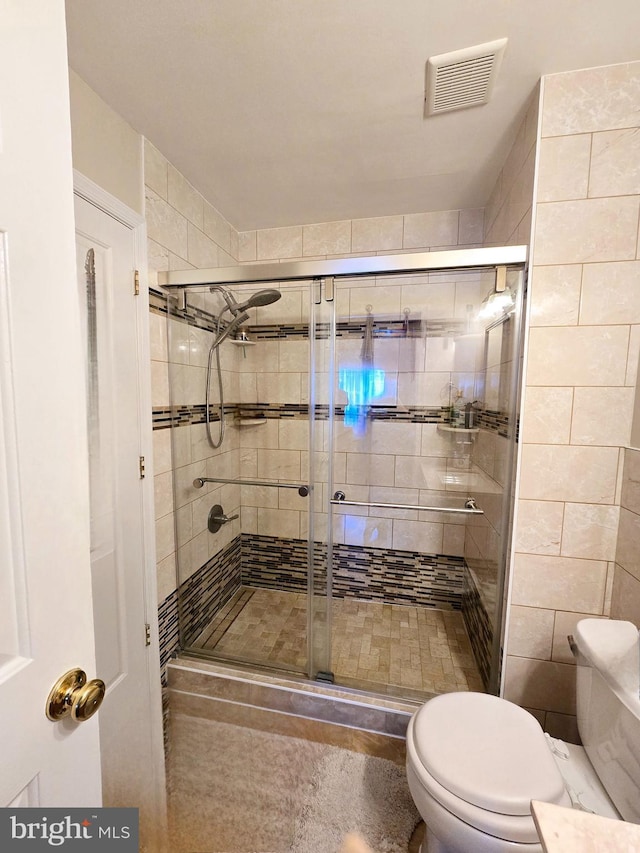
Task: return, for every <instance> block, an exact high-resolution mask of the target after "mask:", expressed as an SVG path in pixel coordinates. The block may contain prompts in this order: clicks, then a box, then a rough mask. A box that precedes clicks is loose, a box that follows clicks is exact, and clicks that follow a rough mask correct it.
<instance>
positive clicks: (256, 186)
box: [66, 0, 640, 231]
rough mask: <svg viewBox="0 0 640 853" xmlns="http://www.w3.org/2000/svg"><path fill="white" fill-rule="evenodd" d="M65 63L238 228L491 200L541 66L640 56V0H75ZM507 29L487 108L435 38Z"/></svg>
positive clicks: (449, 44) (452, 41)
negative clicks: (438, 99)
mask: <svg viewBox="0 0 640 853" xmlns="http://www.w3.org/2000/svg"><path fill="white" fill-rule="evenodd" d="M66 6H67V20H68V33H69V62H70V65H71V67H72V68H73V69H74V70H75V71H77V72H78V74H80V76H81V77H82V78H83V79H84V80H85V81H86V82H87V83H88V84H89V85H90V86H91V87H92V88H93V89H94V90H95V91H96V92H97V93H98V94H99V95H100V96H101V97H102V98H103V99H104V100H105V101H106V102H107V103H108V104H110V105H111V106H112V107H113V108H114V109H115V110H116V111H117V112H118V113H120V115H121V116H123V117H124V118H125V119H126V120H127V121H128V122H129V123H130V124H131V125H132V126H133V127H134V128H136V130H138V131H139V132H140V133H142V134H144V135H145V136H146V137H147V138H148V139H149V140H150V141H151V142H153V143H154V145H156V147H157V148H159V149H160V151H162V153H163V154H164V155H165V156H166V157H167V158H168V159H169V160H170V161H171V162H172V163H173V164H174V165H175V166H176V168H178V169H179V170H180V171H181V172H182V173H183V174H184V175H185V176H186V177H187V178H188V179H189V180H190V181H191V183H192V184H193V185H194V186H195V187H197V189H199V190H200V192H202V193H203V195H204V196H205V197H206V198H207V199H208V200H209V201H210V202H211V203H212V204H214V205H215V206H216V207H217V208H218V209H219V210H220V212H221V213H222V214H223V215H224V216H226V217H227V219H228V220H229V221H230V222H231V223H232V224H233V225H234V226H235V227H236V228H237V229H238V230H241V231H243V230H251V229H254V228H269V227H276V226H282V225H299V224H305V223H311V222H325V221H329V220H337V219H355V218H361V217H369V216H383V215H391V214H397V213H417V212H422V211H430V210H452V209H456V208H468V207H483V206H484V204H485V202H486V200H487V197H488V194H489V193H490V191H491V189H492V187H493V184H494V181H495V178H496V175H497V172H498V170H499V168H500V166H501V164H502V162H503V160H504V157H505V154H506V152H507V151H508V148H509V146H510V144H511V142H512V140H513V136H514V134H515V131H516V129H517V125H518V122H519V119H520V117H521V116H522V113H523V108H524V106H525V104H526V102H527V100H528V98H529V96H530V95H531V93H532V91H533V89H534V86H535V84H536V82H537V80H538V79H539V78H540V77H541V76H542V75H543V74H548V73H553V72H559V71H567V70H572V69H576V68H586V67H591V66H597V65H607V64H610V63H616V62H624V61H628V60H634V59H640V2H639V0H67V2H66ZM503 37H506V38H508V44H507V50H506V54H505V58H504V61H503V64H502V68H501V71H500V74H499V78H498V82H497V86H496V89H495V92H494V96H493V98H492V99H491V101H490V103H489V104H487V105H486V106H481V107H472V108H470V109H467V110H462V111H458V112H454V113H449V114H446V115H440V116H435V117H433V118H429V119H425V118H424V117H423V99H424V83H425V64H426V61H427V59H428V58H429V57H430V56H432V55H435V54H440V53H445V52H449V51H452V50H458V49H460V48H464V47H468V46H472V45H476V44H479V43H483V42H487V41H492V40H494V39H498V38H503Z"/></svg>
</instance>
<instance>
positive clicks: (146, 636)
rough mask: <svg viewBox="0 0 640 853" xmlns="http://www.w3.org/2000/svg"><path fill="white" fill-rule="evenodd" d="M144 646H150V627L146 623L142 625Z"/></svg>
mask: <svg viewBox="0 0 640 853" xmlns="http://www.w3.org/2000/svg"><path fill="white" fill-rule="evenodd" d="M144 644H145V646H150V645H151V625H149V623H148V622H145V623H144Z"/></svg>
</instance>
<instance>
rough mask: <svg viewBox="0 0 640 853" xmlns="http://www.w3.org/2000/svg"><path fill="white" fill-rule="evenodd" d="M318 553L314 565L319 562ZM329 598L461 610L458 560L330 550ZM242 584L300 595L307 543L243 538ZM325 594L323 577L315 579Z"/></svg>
mask: <svg viewBox="0 0 640 853" xmlns="http://www.w3.org/2000/svg"><path fill="white" fill-rule="evenodd" d="M323 558H324V555H323V553H322V548H321V547H318V549H317V560H318V562H321V561H323ZM333 565H334V570H333V588H332V589H333V595H334V597H336V598H363V599H366V600H369V601H379V602H383V603H386V604H416V605H422V606H425V607H437V608H440V609H445V610H460V609H461V608H462V593H463V566H464V560H463V558H462V557H449V556H446V555H442V554H421V553H418V552H413V551H394V550H390V549H389V550H387V549H382V548H366V547H362V546H348V545H334V547H333ZM242 582H243V584H246V585H248V586H261V587H267V588H270V589H284V590H290V591H292V592H296V591H303V590H304V589H306V585H307V543H306V541H304V540H301V539H300V540H299V539H280V538H278V537H275V536H273V537H272V536H257V535H253V534H248V533H243V534H242ZM316 583H317V587H318V589H319V591H324V588H325V580H324V577H323V575H322V574H319V575H318V576H317V579H316Z"/></svg>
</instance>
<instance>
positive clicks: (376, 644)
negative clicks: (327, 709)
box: [194, 587, 484, 698]
mask: <svg viewBox="0 0 640 853" xmlns="http://www.w3.org/2000/svg"><path fill="white" fill-rule="evenodd" d="M306 622H307V596H306V594H305V593H296V592H285V591H281V590H273V589H264V588H259V587H242V588H241V589H240V590H239V591H238V592H237V593H236V594H235V595H234V596H233V598H232V599H231V600H230V601H229V602H228V603H227V605H226V606H225V607H224V608H223V609H222V610H221V612H220V613H219V614H218V615H217V616H216V618H215V619H214V620H213V621H212V622H211V623H210V624H209V626H208V627H207V628H206V629H205V630H204V631H203V632H202V633H201V635H200V637H199V638H198V639H197V641H196V642H195V643H194V647H196V648H201V649H208V650H212V651H215V653H216V654H219V655H220V656H221V657H223V658H225V659H239V660H246V661H251V662H254V663H259V664H262V665H265V664H266V665H271V666H274V667H279V668H287V667H289V668H295V669H298V670H303V669H304V666H305V662H306V654H307V638H306ZM332 661H333V670H334V673H335V677H336V682H338V683H340V684H344V685H346V686H350V687H354V688H358V689H362V690H372V691H378V692H390V693H397V692H401V693H405V694H407V695H409V696H412V697H415V698H420V697H421V696H422V695H423V694H434V693H445V692H449V691H453V690H478V691H482V690H483V689H484V688H483V685H482V680H481V678H480V674H479V672H478V669H477V666H476V664H475V660H474V657H473V653H472V651H471V645H470V643H469V638H468V636H467V633H466V630H465V627H464V622H463V617H462V614H461V613H460V612H458V611H454V610H434V609H429V608H425V607H414V606H411V605H399V604H382V603H378V602H371V601H361V600H359V599H354V598H344V599H335V600H334V601H333V629H332Z"/></svg>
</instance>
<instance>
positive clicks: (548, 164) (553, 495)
mask: <svg viewBox="0 0 640 853" xmlns="http://www.w3.org/2000/svg"><path fill="white" fill-rule="evenodd" d="M639 109H640V63H629V64H625V65H620V66H612V67H606V68H601V69H589V70H586V71H576V72H571V73H566V74H558V75H551V76H549V77H546V78H544V80H543V85H542V93H541V134H540V137H539V139H538V146H539V163H538V170H537V175H536V181H535V191H536V194H537V198H536V205H535V217H534V220H535V222H534V235H533V242H532V260H531V276H530V293H529V299H530V324H531V325H530V330H529V335H528V342H527V345H528V356H527V364H526V375H525V391H524V408H523V416H522V423H521V432H522V455H521V468H520V482H519V489H518V515H517V524H516V530H515V550H516V553H515V559H514V563H513V578H512V590H511V610H510V628H509V635H508V647H507V653H508V655H507V661H506V667H505V696H506V698H508V699H511V700H512V701H515V702H518V703H520V704H522V705H525V706H527V707H529V708H531V709H532V710H534V711H535V712H536V713H537V715H538V716H539V717H540V719H541V721H542V722H543V724H546V725H547V728H548V730H550V731H552V730H553V731H555V732H556V733H557V734H559V735H561V736H562V735H565V736H570V737H571V736H573V735H575V730H574V714H575V690H574V667H573V661H572V658H571V655H570V654H569V652H568V648H567V645H566V634H567V633H570V632H571V630H572V629H573V627H574V625H575V623H576V621H577V620H578V619H580V618H581V617H582V616H585V615H588V616H607V615H609V614H610V613H611V614H612V615H618V614H620V613H624V614H626V618H632V619H633V621H635V622H636V623H637V624H640V595H639V594H638V590H639V589H640V587H639V586H638V584H639V583H640V581H639V578H640V574H639V573H638V570H637V566H636V565H635V563H636V559H637V558H636V557H634V556H633V554H634V552H635V551H637V543H638V541H639V537H638V533H639V532H640V531H639V528H638V526H637V524H636V521H637V519H638V515H637V512H638V503H637V501H636V502H635V503H634V499H633V498H632V497H631V496H632V495H633V494H634V487H633V483H634V478H635V477H636V473H637V460H636V455H637V454H635V453H633V452H631V451H628V454H629V455H628V456H627V467H626V469H625V470H626V473H627V477H626V479H625V480H624V483H625V487H624V491H623V504H622V508H621V507H620V495H621V488H622V487H623V477H622V472H623V465H622V463H623V457H624V450H623V448H624V447H625V446H626V445H628V444H629V441H630V430H631V419H632V413H633V402H634V393H635V384H636V373H637V363H638V340H639V334H640V304H639V302H638V293H639V292H640V289H639V288H638V281H639V276H640V262H639V260H638V259H639V258H640V255H639V254H638V225H639V212H640V182H639V175H640V128H639V124H640V122H639V120H638V115H639ZM530 156H531V155H530V154H527V160H528V159H529V158H530ZM523 157H524V154H521V155H520V156H519V157H518V158H516V159H518V160H522V159H523ZM520 180H521V181H522V183H523V188H525V189H526V190H527V191H528V189H529V186H530V183H529V175H526V176H523V177H521V179H520ZM514 193H515V194H516V195H519V190H514ZM497 219H498V216H497V217H496V220H497ZM505 221H507V218H506V217H505ZM514 221H515V220H514ZM521 222H522V220H521ZM508 230H509V229H508V228H506V230H505V231H504V232H503V233H506V231H508ZM618 531H619V532H618ZM616 543H617V549H618V556H617V562H618V570H617V573H616V581H615V585H614V590H615V605H614V606H612V603H611V595H612V592H611V590H612V585H613V580H614V567H615V561H616ZM631 543H633V547H630V545H631ZM552 733H553V732H552Z"/></svg>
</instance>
